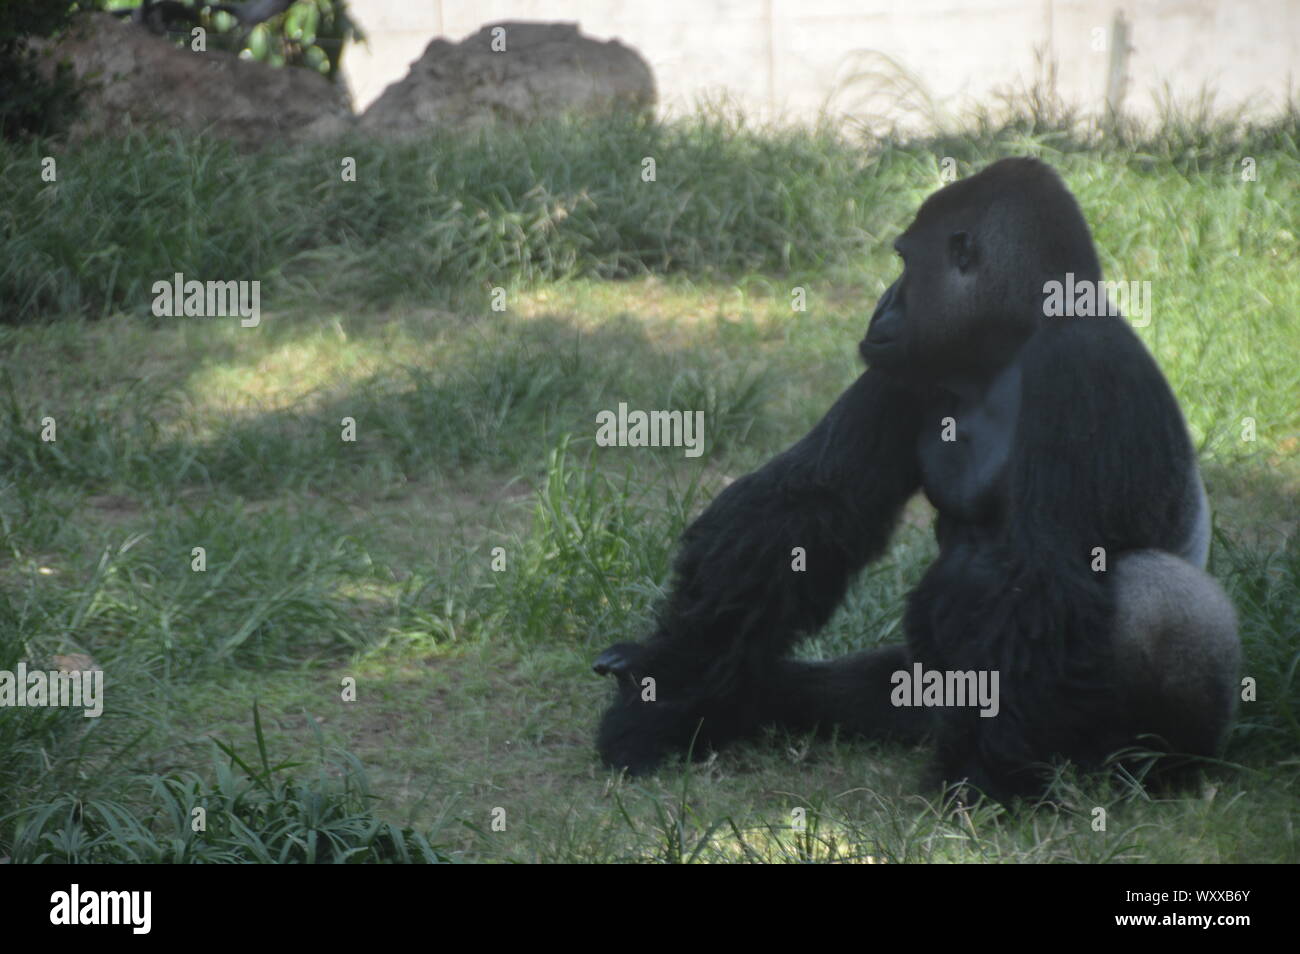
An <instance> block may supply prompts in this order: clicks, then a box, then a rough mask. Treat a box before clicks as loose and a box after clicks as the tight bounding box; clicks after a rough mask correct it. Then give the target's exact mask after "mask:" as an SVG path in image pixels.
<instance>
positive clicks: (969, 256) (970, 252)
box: [948, 232, 975, 272]
mask: <svg viewBox="0 0 1300 954" xmlns="http://www.w3.org/2000/svg"><path fill="white" fill-rule="evenodd" d="M948 258H949V260H950V261H951V262H952V263H953V264H954V265H956V266H957V269H958V271H962V272H964V271H966V270H967V269H969V268H970V267H971V266H972V265H973V264H975V240H974V239H973V238H971V234H970V233H969V232H953V233H952V235H950V236H948Z"/></svg>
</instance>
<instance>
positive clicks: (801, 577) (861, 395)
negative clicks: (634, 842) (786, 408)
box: [593, 371, 925, 772]
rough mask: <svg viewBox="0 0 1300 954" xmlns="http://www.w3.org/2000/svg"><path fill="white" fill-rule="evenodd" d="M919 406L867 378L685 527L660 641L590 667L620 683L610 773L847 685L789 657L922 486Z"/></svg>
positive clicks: (610, 728) (605, 738) (642, 766)
mask: <svg viewBox="0 0 1300 954" xmlns="http://www.w3.org/2000/svg"><path fill="white" fill-rule="evenodd" d="M924 406H925V400H924V397H923V396H921V395H918V393H917V392H916V391H915V390H914V389H912V388H909V387H906V386H904V385H901V384H899V383H897V382H895V381H892V380H890V379H888V378H886V377H884V376H883V375H881V374H878V373H876V372H871V371H868V372H866V373H865V374H863V375H862V376H861V377H859V378H858V380H857V381H856V382H855V383H854V384H853V386H852V387H850V388H849V389H848V391H846V392H845V393H844V394H843V395H842V396H841V397H840V399H839V400H838V401H836V402H835V404H834V406H833V407H832V408H831V409H830V411H829V412H828V413H827V415H826V416H825V417H824V418H823V419H822V420H821V421H820V422H819V423H818V424H817V426H816V427H815V428H813V430H812V431H811V432H810V433H809V434H808V435H807V436H806V437H805V438H804V439H803V440H801V441H799V443H797V444H795V445H794V446H793V447H791V448H790V449H789V450H787V451H785V452H784V453H782V454H780V455H778V456H777V457H775V458H773V459H772V460H771V461H769V462H768V463H767V464H766V465H764V466H763V467H762V468H760V469H759V470H757V471H755V472H753V473H751V474H747V475H745V476H744V477H742V478H741V479H739V480H737V481H736V482H735V483H733V484H731V486H729V487H727V488H726V489H725V490H723V491H722V493H721V494H719V495H718V496H717V498H716V499H714V501H713V502H712V503H711V504H710V505H709V506H708V508H707V509H706V510H705V511H704V513H702V514H701V515H700V516H699V518H698V519H696V520H695V522H694V523H692V524H691V525H690V527H689V528H688V529H687V530H686V533H685V534H684V535H683V538H682V543H681V547H680V550H679V554H678V557H677V560H676V563H675V566H674V585H673V589H672V593H671V595H670V597H669V599H668V600H667V602H666V604H665V606H664V607H663V608H662V610H661V611H660V614H659V623H658V626H657V628H656V631H655V633H654V635H653V636H651V637H650V639H648V640H647V641H646V642H644V643H619V644H617V645H615V646H611V647H610V648H609V649H607V650H605V651H604V652H603V653H601V655H600V656H599V657H597V659H596V661H595V663H594V665H593V669H595V671H596V672H597V673H600V674H602V675H613V676H615V677H616V679H617V681H618V685H617V689H616V694H615V698H614V702H613V704H612V705H611V706H610V708H609V709H608V710H607V711H606V713H605V717H604V719H603V720H602V723H601V727H600V730H599V733H598V737H597V748H598V749H599V751H600V754H601V756H602V758H603V759H604V760H605V762H606V763H607V764H609V765H611V766H614V767H624V766H626V767H627V768H629V769H631V770H632V771H634V772H642V771H648V770H650V769H652V768H654V766H655V765H656V764H657V763H658V762H659V761H660V760H661V759H662V758H663V757H664V756H665V755H667V754H670V753H672V752H683V751H686V749H687V748H689V747H690V746H691V745H692V743H694V746H695V751H696V752H698V753H700V754H703V753H704V752H706V751H707V750H708V749H710V748H717V747H719V746H721V745H723V744H725V743H727V742H729V741H732V740H734V739H737V738H740V737H742V736H745V735H747V734H750V733H752V732H754V731H755V730H757V729H758V728H759V726H761V725H762V724H763V723H764V722H765V721H771V720H772V719H773V718H780V716H781V715H782V713H790V712H791V711H792V710H791V709H790V707H789V706H788V705H786V706H778V708H779V710H780V711H778V712H776V713H775V714H774V713H773V712H772V704H773V701H774V700H781V699H783V698H785V696H786V695H788V694H801V695H815V694H816V693H815V692H813V691H812V690H811V686H812V685H813V684H815V683H816V682H817V680H818V678H819V677H820V675H824V674H828V673H830V672H835V678H836V679H839V678H840V674H839V673H838V672H837V671H834V670H827V669H816V668H812V669H808V668H801V667H800V666H799V665H796V664H792V663H783V662H782V657H783V656H785V655H786V653H788V651H789V650H790V648H791V647H792V646H793V645H794V644H795V642H796V641H797V640H798V639H799V638H800V637H802V636H804V635H806V634H809V633H812V632H815V631H816V630H818V629H820V628H821V627H822V626H823V625H824V624H825V623H826V621H827V620H828V619H829V618H830V616H831V613H833V612H834V610H835V607H836V606H837V605H838V604H839V603H840V601H841V600H842V599H843V598H844V592H845V590H846V588H847V587H848V584H849V581H850V579H852V577H853V575H854V574H855V573H856V572H857V571H858V570H859V569H861V568H862V566H864V565H865V564H866V563H867V562H868V561H869V560H871V559H874V558H875V557H877V556H879V554H880V553H881V551H883V549H884V548H885V546H886V544H887V543H888V542H889V537H890V535H891V533H892V532H893V528H894V525H895V524H896V522H897V519H898V514H899V512H900V511H901V509H902V507H903V504H904V503H906V502H907V499H908V498H909V497H910V496H911V495H912V494H913V493H914V492H915V491H916V489H917V487H918V486H919V485H920V467H919V464H918V462H917V458H916V444H917V433H918V430H919V427H920V418H921V413H922V409H923V407H924ZM844 678H846V679H847V678H850V677H849V675H848V671H847V670H846V673H845V675H844ZM647 680H649V681H647Z"/></svg>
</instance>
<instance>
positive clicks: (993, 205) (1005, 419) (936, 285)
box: [594, 159, 1239, 800]
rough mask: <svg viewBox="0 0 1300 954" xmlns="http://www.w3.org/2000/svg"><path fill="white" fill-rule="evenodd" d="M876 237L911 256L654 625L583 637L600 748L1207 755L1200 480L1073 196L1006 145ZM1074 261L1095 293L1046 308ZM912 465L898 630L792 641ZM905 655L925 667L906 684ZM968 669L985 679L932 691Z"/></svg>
mask: <svg viewBox="0 0 1300 954" xmlns="http://www.w3.org/2000/svg"><path fill="white" fill-rule="evenodd" d="M894 244H895V249H896V250H897V252H898V254H899V256H900V257H901V259H902V264H903V272H902V274H901V275H900V277H899V278H898V280H897V281H895V282H894V284H893V285H892V286H890V288H889V289H888V290H886V292H885V293H884V295H883V296H882V297H881V299H880V302H879V304H878V305H877V307H876V310H875V314H874V315H873V316H872V319H871V322H870V324H869V326H868V328H867V333H866V336H865V338H864V339H863V341H862V342H861V344H860V346H859V350H860V352H861V354H862V357H863V358H864V359H865V361H866V363H867V365H868V369H867V370H866V371H865V372H864V373H863V374H862V375H861V376H860V377H859V378H858V380H857V381H856V382H855V383H854V384H853V385H852V386H851V387H850V388H849V390H848V391H847V392H845V394H843V395H842V396H841V397H840V399H839V400H838V401H836V403H835V404H834V406H832V408H831V409H830V411H829V413H828V414H827V415H826V417H825V418H823V419H822V421H821V422H820V423H818V424H817V426H816V427H814V428H813V430H812V431H811V432H810V433H809V434H808V435H807V436H806V437H804V438H803V439H802V440H801V441H799V442H798V443H797V444H795V445H794V446H793V447H791V448H789V449H788V450H786V451H785V452H784V453H782V454H780V455H778V456H777V457H775V458H774V459H772V460H771V461H769V462H768V463H767V464H766V465H764V466H763V467H762V468H760V469H759V470H757V471H755V472H754V473H751V474H748V475H746V476H745V477H743V478H741V479H740V480H738V481H736V482H735V483H733V484H732V485H731V486H729V487H728V488H726V489H725V490H724V491H723V492H722V493H721V494H719V495H718V497H717V498H716V499H715V500H714V501H713V502H712V504H710V506H709V507H708V508H707V509H706V510H705V511H704V513H703V514H701V515H700V517H699V518H698V519H697V520H696V521H695V522H694V523H693V524H691V526H690V527H689V528H688V529H687V531H686V533H685V534H684V536H683V539H682V542H681V547H680V550H679V554H678V557H677V560H676V563H675V566H674V585H673V588H672V591H671V593H670V595H669V598H668V599H667V601H666V603H665V605H664V606H663V607H662V609H661V611H660V613H659V619H658V624H657V626H656V629H655V632H654V633H653V634H651V636H650V637H649V638H648V639H647V640H646V641H645V642H643V643H620V644H617V645H615V646H612V647H610V648H609V649H607V650H605V652H603V653H602V654H601V655H600V656H599V657H598V658H597V660H596V662H595V664H594V668H595V670H596V671H597V672H598V673H602V674H612V675H614V676H615V677H616V680H617V684H616V691H615V697H614V700H613V702H612V704H611V706H610V708H609V709H608V711H607V712H606V713H605V716H604V718H603V720H602V723H601V727H600V732H599V736H598V740H597V746H598V749H599V751H600V754H601V756H602V757H603V759H604V760H605V762H606V763H607V764H609V765H611V766H615V767H627V768H628V769H630V770H631V771H633V772H641V771H647V770H650V769H652V768H653V767H654V766H656V765H657V764H658V763H659V762H660V761H661V760H662V759H663V758H664V757H665V756H666V755H668V754H671V753H674V752H685V751H688V750H691V749H692V747H693V750H694V751H695V752H697V753H703V752H706V751H708V750H709V749H710V748H716V747H718V746H721V745H723V744H725V743H726V742H729V741H732V740H735V739H738V738H742V737H745V736H748V735H751V734H753V733H755V732H756V731H757V730H758V729H760V728H761V727H762V726H764V725H780V726H785V727H788V728H790V729H794V730H814V729H816V730H820V731H823V732H825V731H839V732H841V733H852V734H858V735H862V736H865V737H869V738H898V739H904V740H916V739H920V738H923V737H926V736H932V737H933V738H934V740H935V746H936V754H937V758H936V761H935V771H934V775H935V780H936V781H947V782H951V783H966V784H969V785H973V786H975V787H977V788H979V789H980V790H982V791H984V792H985V793H987V794H989V795H991V796H993V797H995V798H998V799H1002V800H1007V799H1010V798H1012V797H1015V796H1020V795H1026V796H1032V795H1037V794H1039V793H1040V792H1041V791H1042V790H1043V787H1044V781H1045V778H1046V777H1047V770H1048V768H1049V767H1050V764H1051V763H1052V762H1054V761H1059V760H1068V761H1072V762H1074V763H1076V764H1078V765H1080V766H1082V767H1084V768H1087V769H1092V768H1097V767H1099V766H1101V765H1102V764H1103V763H1104V762H1105V761H1106V760H1107V759H1108V757H1110V756H1111V755H1112V754H1114V753H1116V752H1117V751H1119V750H1124V749H1127V748H1131V747H1135V746H1136V747H1141V748H1144V749H1152V748H1159V749H1162V750H1164V751H1166V752H1168V753H1171V755H1172V756H1176V757H1168V758H1164V759H1162V760H1160V762H1159V767H1160V768H1163V769H1166V770H1179V769H1182V768H1183V767H1185V766H1186V764H1188V760H1187V758H1186V757H1193V758H1195V757H1205V756H1210V755H1213V754H1214V753H1215V752H1216V751H1217V750H1218V748H1219V746H1220V744H1221V743H1222V740H1223V737H1224V734H1225V732H1226V730H1227V728H1228V726H1229V724H1230V722H1231V719H1232V714H1233V711H1234V703H1235V699H1236V682H1237V667H1238V664H1239V646H1238V640H1237V633H1236V621H1235V616H1234V613H1233V610H1232V607H1231V605H1230V604H1229V602H1228V600H1227V598H1226V597H1225V595H1224V594H1223V592H1222V590H1221V589H1220V588H1219V586H1218V584H1217V583H1215V582H1214V581H1213V580H1212V579H1211V578H1210V577H1209V576H1208V575H1207V574H1206V573H1205V572H1204V565H1205V559H1206V556H1207V552H1208V547H1209V512H1208V505H1207V503H1206V499H1205V494H1204V490H1203V488H1202V485H1201V479H1200V475H1199V473H1198V471H1197V466H1196V459H1195V454H1194V452H1193V448H1192V445H1191V441H1190V439H1189V437H1188V434H1187V429H1186V425H1185V424H1184V422H1183V418H1182V414H1181V412H1180V411H1179V409H1178V405H1177V403H1176V401H1175V399H1174V396H1173V394H1172V393H1171V391H1170V389H1169V386H1168V384H1167V383H1166V382H1165V380H1164V378H1163V376H1162V375H1161V374H1160V371H1159V369H1158V368H1157V367H1156V364H1155V362H1154V361H1153V360H1152V358H1151V356H1150V355H1149V354H1148V353H1147V351H1146V349H1145V348H1144V347H1143V346H1142V343H1141V342H1140V341H1139V340H1138V338H1137V336H1136V335H1135V334H1134V333H1133V331H1132V329H1131V328H1130V327H1129V326H1128V324H1127V322H1126V321H1125V320H1124V319H1123V318H1122V317H1120V316H1118V315H1115V314H1108V313H1107V312H1108V311H1109V309H1108V308H1106V307H1104V305H1105V302H1106V298H1105V292H1104V291H1103V290H1102V286H1101V268H1100V265H1099V264H1098V260H1097V255H1096V252H1095V250H1094V248H1093V243H1092V237H1091V235H1090V233H1089V231H1088V227H1087V224H1086V222H1085V221H1084V219H1083V215H1082V213H1081V212H1080V210H1079V208H1078V205H1077V204H1076V202H1075V201H1074V198H1073V196H1071V195H1070V193H1069V191H1068V190H1067V189H1066V187H1065V185H1064V184H1063V183H1062V182H1061V180H1060V179H1059V178H1058V177H1057V176H1056V174H1055V173H1054V172H1053V171H1052V170H1051V169H1050V168H1048V167H1047V166H1045V165H1044V164H1042V163H1040V162H1038V161H1036V160H1031V159H1007V160H1003V161H1001V162H998V163H995V164H994V165H992V166H990V167H988V168H987V169H985V170H984V171H983V172H981V173H979V174H978V175H975V176H972V177H971V178H969V179H966V180H964V181H960V182H957V183H953V184H952V185H949V186H947V187H946V188H944V189H942V190H940V191H939V192H937V193H935V194H934V195H932V196H931V197H930V198H929V199H927V200H926V202H925V203H924V204H923V205H922V206H921V209H920V210H919V212H918V213H917V216H916V219H915V220H914V221H913V222H912V224H911V225H910V226H909V227H908V229H907V230H906V231H905V232H904V233H903V234H902V235H901V236H899V238H898V239H897V241H896V242H895V243H894ZM1067 276H1069V279H1068V280H1069V281H1072V283H1073V287H1074V288H1076V289H1078V288H1085V287H1088V286H1089V285H1091V286H1092V288H1093V290H1094V291H1095V292H1096V295H1095V296H1094V298H1093V299H1092V300H1093V302H1094V303H1095V304H1094V307H1093V308H1092V309H1084V310H1085V311H1090V312H1091V313H1087V314H1078V313H1076V314H1074V315H1073V316H1071V317H1050V316H1049V315H1048V311H1047V309H1046V308H1045V301H1046V290H1047V288H1048V287H1049V283H1051V282H1062V283H1065V282H1067ZM918 490H921V491H923V492H924V493H925V495H926V497H927V498H928V499H929V500H930V502H931V503H932V504H933V505H934V507H935V509H936V510H937V512H938V517H937V520H936V524H935V531H936V535H937V537H938V540H939V545H940V552H939V557H938V559H936V560H935V562H934V563H933V564H932V565H931V567H930V568H929V570H928V571H927V572H926V574H925V577H924V579H923V580H922V581H921V583H920V585H919V586H917V588H916V590H915V591H914V592H913V593H912V594H911V595H910V597H909V599H908V604H907V611H906V616H905V619H904V630H905V633H906V645H905V646H894V647H888V648H884V649H878V650H874V651H869V652H863V653H857V654H853V655H850V656H847V657H844V658H842V659H837V660H829V661H824V662H805V661H798V660H794V659H791V658H789V655H788V654H789V652H790V650H791V649H792V648H793V646H794V645H795V643H796V642H797V641H798V639H799V638H801V637H803V636H805V635H807V634H809V633H812V632H814V631H816V630H817V629H818V628H819V627H821V626H822V625H824V624H825V622H826V620H827V619H828V618H829V617H830V614H831V613H832V612H833V610H834V609H835V607H836V605H837V604H838V603H839V602H840V601H841V599H842V598H843V596H844V593H845V590H846V588H847V586H848V584H849V582H850V581H851V579H852V577H853V576H854V574H856V573H857V572H858V571H859V570H860V569H861V568H862V567H863V566H865V565H866V564H867V563H868V562H870V561H871V560H873V559H875V558H877V557H879V556H880V555H881V553H882V552H883V551H884V549H885V547H886V545H887V544H888V541H889V537H890V535H891V534H892V532H893V530H894V527H895V525H896V523H897V520H898V515H899V512H900V511H901V509H902V507H903V505H904V504H905V503H906V502H907V500H908V499H909V498H910V497H911V496H912V495H913V494H914V493H915V492H916V491H918ZM794 548H802V550H803V552H804V553H805V554H806V569H804V568H803V566H801V565H800V564H798V563H797V562H795V561H793V560H792V552H793V551H794ZM796 567H798V568H796ZM916 673H920V674H921V675H922V676H923V678H924V680H925V685H926V686H927V687H929V688H927V689H926V691H925V692H922V686H919V685H918V686H916V687H915V690H916V691H915V692H914V693H913V692H908V693H904V692H901V691H900V690H901V688H903V687H904V685H905V684H907V683H908V681H909V679H910V678H911V677H912V676H913V674H916ZM929 674H934V675H933V676H931V675H929ZM981 674H983V675H982V676H981ZM968 676H969V677H970V678H975V677H981V678H983V677H987V683H986V684H988V685H994V686H996V687H997V690H998V691H997V699H996V700H995V704H994V705H991V706H985V707H984V708H983V709H982V710H981V708H979V707H977V706H975V705H969V704H964V703H966V702H970V701H971V700H963V699H954V698H952V697H950V696H945V695H944V694H943V693H942V692H936V693H935V695H934V696H933V698H932V697H931V695H930V692H929V690H930V689H934V688H935V687H936V686H938V687H940V688H942V687H943V686H953V685H960V684H962V681H963V679H966V678H968ZM646 678H652V679H653V680H654V686H655V692H654V693H653V694H651V693H643V692H642V687H643V684H644V683H643V680H645V679H646ZM994 679H996V682H995V681H994ZM918 700H922V701H924V702H925V703H926V704H920V705H918V704H916V703H917V702H918ZM931 702H934V703H935V704H929V703H931ZM905 703H911V704H905Z"/></svg>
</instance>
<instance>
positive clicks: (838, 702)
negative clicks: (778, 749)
mask: <svg viewBox="0 0 1300 954" xmlns="http://www.w3.org/2000/svg"><path fill="white" fill-rule="evenodd" d="M911 667H912V658H911V654H910V653H909V652H908V650H907V647H906V646H888V647H885V648H883V649H874V650H869V651H867V652H861V653H854V654H852V655H849V656H844V657H842V658H840V659H834V660H828V661H825V662H802V661H799V660H794V659H787V660H781V661H780V662H779V663H778V664H777V671H776V674H775V678H774V679H773V681H772V683H771V685H770V688H769V690H768V695H767V697H766V698H765V699H764V700H763V713H762V718H763V721H764V722H765V723H769V724H772V725H779V726H781V727H783V728H787V729H790V730H791V731H796V732H809V731H813V730H816V731H818V732H820V733H821V734H823V735H829V734H831V733H832V732H839V733H841V734H844V735H852V736H859V737H861V738H865V739H890V740H892V741H896V742H919V741H920V740H921V739H923V738H925V736H926V735H928V734H929V732H930V731H931V729H932V728H933V727H934V715H933V712H932V710H929V709H925V708H923V707H919V706H895V705H893V703H892V702H891V701H890V700H891V698H892V695H893V679H892V677H893V675H894V673H896V672H898V671H900V670H902V671H910V670H911Z"/></svg>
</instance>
